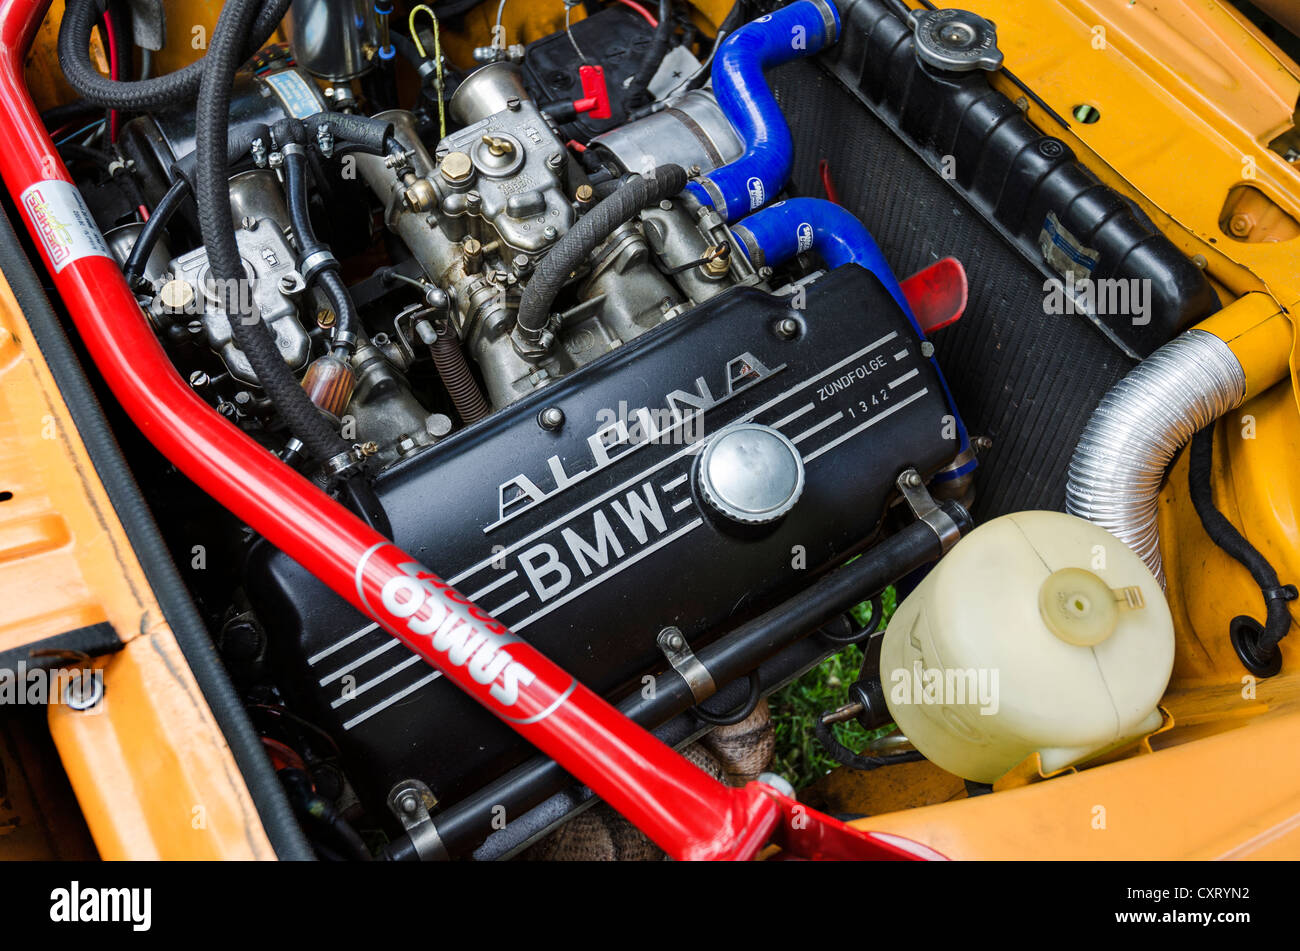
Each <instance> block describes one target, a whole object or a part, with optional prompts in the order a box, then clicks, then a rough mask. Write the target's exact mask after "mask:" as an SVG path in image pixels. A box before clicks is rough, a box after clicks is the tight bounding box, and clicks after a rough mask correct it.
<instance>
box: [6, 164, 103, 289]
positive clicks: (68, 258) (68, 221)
mask: <svg viewBox="0 0 1300 951" xmlns="http://www.w3.org/2000/svg"><path fill="white" fill-rule="evenodd" d="M20 201H21V203H22V206H23V208H24V209H25V210H26V211H27V214H28V215H29V216H30V217H31V220H32V223H33V224H34V225H35V226H36V233H37V234H38V235H40V238H41V244H43V245H44V246H45V253H46V255H48V256H49V259H50V264H51V265H52V266H53V267H54V273H55V274H57V273H59V272H60V271H62V270H63V269H64V268H65V267H67V266H68V265H69V264H71V263H72V262H73V261H79V260H81V259H82V258H94V257H100V258H107V257H111V256H112V255H110V254H109V252H108V245H107V244H105V243H104V235H103V234H101V233H100V230H99V226H98V225H96V224H95V219H94V218H93V217H91V214H90V209H89V208H87V207H86V202H85V199H83V198H82V197H81V192H80V191H78V190H77V187H76V186H75V185H73V184H72V183H71V182H64V181H59V180H58V179H50V180H48V181H43V182H37V183H36V184H34V185H31V186H29V187H28V188H27V189H26V190H25V191H24V192H23V193H22V196H21V199H20Z"/></svg>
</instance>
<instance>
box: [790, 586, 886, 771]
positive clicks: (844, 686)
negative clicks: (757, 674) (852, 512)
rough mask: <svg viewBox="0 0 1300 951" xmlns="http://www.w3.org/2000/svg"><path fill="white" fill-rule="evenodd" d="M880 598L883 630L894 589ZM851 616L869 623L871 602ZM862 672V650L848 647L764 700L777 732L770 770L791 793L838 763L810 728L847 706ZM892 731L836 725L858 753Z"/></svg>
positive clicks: (852, 722)
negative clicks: (783, 780) (788, 785)
mask: <svg viewBox="0 0 1300 951" xmlns="http://www.w3.org/2000/svg"><path fill="white" fill-rule="evenodd" d="M880 600H881V604H882V606H883V608H884V610H883V614H884V617H883V618H882V619H881V627H882V628H883V627H884V626H885V625H886V624H888V623H889V619H890V617H892V616H893V613H894V608H895V607H897V604H896V601H895V596H894V589H893V588H887V589H886V590H885V592H884V595H883V596H882V597H881V599H880ZM852 613H853V617H854V620H856V621H857V622H858V623H859V624H864V625H865V624H867V623H868V622H869V621H870V620H871V604H870V602H863V603H862V604H859V605H858V606H857V607H855V608H854V609H853V611H852ZM861 668H862V650H861V648H859V647H857V646H856V645H853V646H849V647H846V648H844V650H842V651H840V652H839V653H838V654H835V655H833V656H831V657H828V658H826V660H824V661H822V662H821V663H820V664H818V665H817V666H816V667H814V668H813V669H812V670H810V671H808V673H806V674H804V675H803V676H802V677H800V678H799V679H798V680H796V681H794V682H793V683H791V684H789V685H788V686H785V687H783V688H781V689H780V690H778V691H777V692H776V693H774V694H772V696H771V697H769V698H768V703H769V704H770V705H771V708H772V724H773V727H774V729H775V731H776V752H775V754H774V755H773V757H772V765H771V767H770V769H771V770H772V771H773V772H775V773H779V774H780V775H782V776H784V777H785V778H786V779H787V780H788V781H789V782H790V783H791V784H792V785H793V786H794V788H795V789H802V788H804V787H805V786H810V785H812V784H813V783H815V782H816V781H817V780H819V779H821V778H822V777H823V776H825V775H826V774H827V773H829V772H830V771H831V770H833V769H835V768H836V767H837V766H838V765H839V764H838V763H836V762H835V760H833V759H831V757H830V756H828V755H827V753H826V751H825V750H824V749H822V745H821V744H820V743H819V742H817V737H816V735H815V734H814V733H813V724H814V722H815V721H816V719H817V717H819V716H820V715H821V714H822V713H823V712H824V711H826V710H834V709H835V708H836V707H839V706H842V705H843V704H845V703H847V702H848V696H849V685H850V684H852V683H853V681H855V680H857V679H858V672H859V671H860V670H861ZM892 729H893V726H892V724H891V725H889V726H886V727H883V728H881V729H879V730H873V731H870V732H868V731H867V730H865V729H863V727H862V725H861V724H859V723H858V722H857V721H856V720H850V721H849V722H848V723H843V724H839V725H838V726H836V727H835V731H836V735H837V736H838V737H839V740H840V742H841V743H843V744H844V745H845V746H847V747H848V748H849V749H852V750H861V749H862V748H863V747H865V746H866V745H867V744H868V743H869V742H871V740H873V739H875V738H876V737H877V736H881V735H883V734H885V733H888V732H889V731H890V730H892Z"/></svg>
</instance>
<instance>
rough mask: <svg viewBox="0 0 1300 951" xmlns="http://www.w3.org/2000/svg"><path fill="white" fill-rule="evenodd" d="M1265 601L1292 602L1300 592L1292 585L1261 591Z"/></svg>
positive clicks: (1299, 595)
mask: <svg viewBox="0 0 1300 951" xmlns="http://www.w3.org/2000/svg"><path fill="white" fill-rule="evenodd" d="M1263 594H1264V600H1265V601H1294V600H1295V599H1296V598H1297V597H1300V591H1297V590H1296V586H1295V585H1293V584H1284V585H1278V586H1277V587H1276V588H1264V589H1263Z"/></svg>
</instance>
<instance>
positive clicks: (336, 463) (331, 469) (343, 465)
mask: <svg viewBox="0 0 1300 951" xmlns="http://www.w3.org/2000/svg"><path fill="white" fill-rule="evenodd" d="M360 468H361V460H360V459H358V458H357V457H356V456H354V455H353V454H352V450H351V449H345V450H344V451H343V452H339V453H335V454H334V455H332V456H330V457H329V458H328V459H326V460H325V465H324V469H325V472H326V473H327V474H328V475H329V478H330V481H334V480H335V479H343V478H346V477H347V476H350V475H351V474H352V473H353V472H356V471H357V470H358V469H360Z"/></svg>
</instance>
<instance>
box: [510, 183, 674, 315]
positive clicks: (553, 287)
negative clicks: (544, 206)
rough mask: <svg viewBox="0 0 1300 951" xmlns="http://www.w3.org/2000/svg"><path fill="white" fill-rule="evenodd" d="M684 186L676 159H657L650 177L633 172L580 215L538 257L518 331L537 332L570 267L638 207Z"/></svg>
mask: <svg viewBox="0 0 1300 951" xmlns="http://www.w3.org/2000/svg"><path fill="white" fill-rule="evenodd" d="M685 187H686V172H685V171H683V169H682V167H681V166H680V165H660V166H659V167H658V168H656V169H655V170H654V172H653V173H652V174H651V176H650V177H649V178H643V177H641V176H639V175H635V176H632V177H630V178H629V179H627V180H625V182H624V183H623V186H622V187H621V188H619V189H618V190H617V191H615V192H614V193H613V194H611V195H610V196H609V197H608V198H606V199H604V200H603V201H601V202H599V203H598V204H597V205H596V206H595V207H594V208H592V209H591V210H590V211H589V212H587V213H586V214H585V215H583V216H582V217H581V218H579V219H578V221H577V223H576V224H574V226H573V227H572V228H570V229H569V230H568V231H567V232H565V234H564V237H562V238H560V240H559V241H557V242H555V246H554V247H552V248H551V250H550V252H549V253H548V254H547V255H546V257H544V258H542V262H541V264H539V265H538V266H537V269H536V270H535V271H534V272H533V276H532V277H531V278H530V279H529V281H528V285H527V286H526V287H525V288H524V294H523V297H522V298H521V299H520V301H519V329H520V331H521V332H522V333H523V334H524V335H525V336H527V337H530V338H533V339H535V338H536V337H538V336H539V335H540V334H541V332H542V331H543V330H545V329H546V325H547V323H548V321H549V320H550V313H551V305H552V304H553V303H554V302H555V298H556V296H558V295H559V293H560V289H561V288H563V287H564V285H565V284H566V283H567V282H568V280H569V276H570V275H571V274H572V273H573V271H574V269H576V268H577V267H578V266H579V265H580V264H582V263H583V262H584V261H586V260H587V258H588V257H589V256H590V255H591V252H592V251H595V250H596V248H597V247H598V246H599V245H600V243H601V242H602V241H604V240H605V239H606V238H608V237H609V236H610V235H611V234H613V233H614V230H615V229H616V228H618V227H619V226H620V225H622V224H625V223H626V222H628V221H631V220H632V218H633V217H635V216H636V215H637V213H639V212H640V211H641V209H642V208H645V207H646V206H647V205H653V204H654V203H655V202H658V201H662V200H663V199H665V198H671V197H672V196H674V195H676V194H677V193H678V192H680V191H681V190H682V189H683V188H685Z"/></svg>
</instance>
